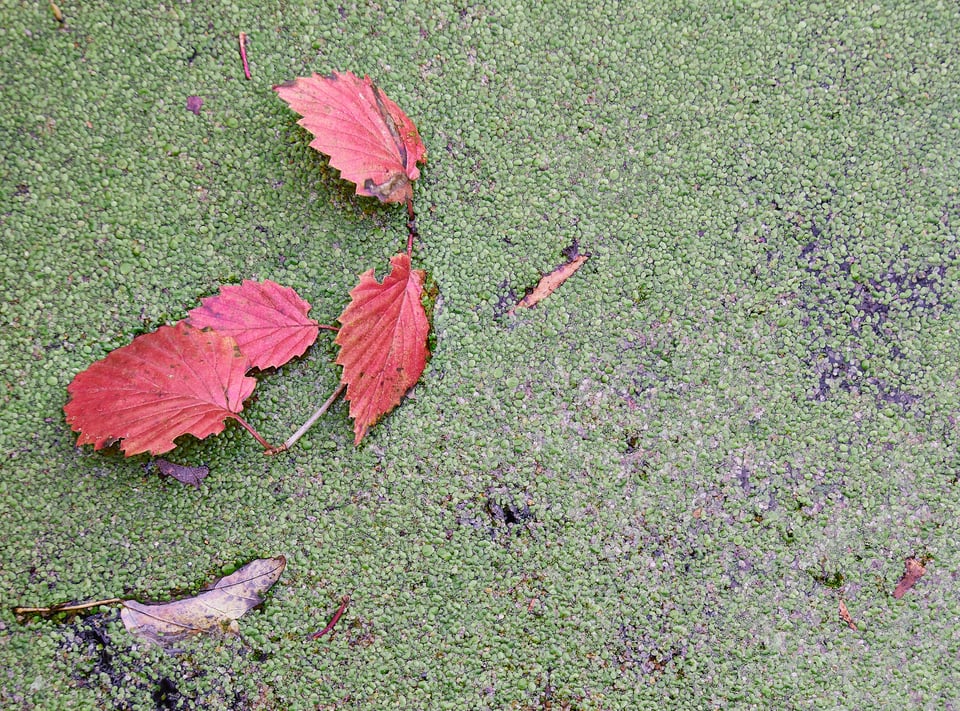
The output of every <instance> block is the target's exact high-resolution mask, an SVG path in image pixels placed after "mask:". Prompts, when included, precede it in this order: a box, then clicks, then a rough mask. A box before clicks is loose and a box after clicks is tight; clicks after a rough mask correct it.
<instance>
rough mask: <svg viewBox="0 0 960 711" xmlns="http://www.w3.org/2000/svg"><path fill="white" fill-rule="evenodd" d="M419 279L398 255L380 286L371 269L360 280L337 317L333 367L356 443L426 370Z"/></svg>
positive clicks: (425, 323) (419, 274)
mask: <svg viewBox="0 0 960 711" xmlns="http://www.w3.org/2000/svg"><path fill="white" fill-rule="evenodd" d="M423 279H424V273H423V271H422V270H419V269H414V270H411V269H410V256H409V255H407V254H398V255H396V256H395V257H393V258H392V259H391V260H390V273H389V274H388V275H387V277H386V278H385V279H384V280H383V283H382V284H380V283H379V282H378V281H377V280H376V277H374V275H373V270H372V269H371V270H370V271H367V272H364V273H363V274H361V275H360V283H359V284H357V286H355V287H354V288H353V290H352V291H351V292H350V299H351V300H350V303H349V304H348V305H347V308H346V309H345V310H344V312H343V313H342V314H341V315H340V319H339V320H340V323H341V324H342V326H341V328H340V332H339V333H338V334H337V338H336V341H335V342H336V343H337V345H339V346H340V353H339V354H338V355H337V363H338V364H340V365H342V366H343V376H342V377H341V380H342V381H343V382H345V383H346V384H347V400H349V401H350V416H351V417H352V418H353V420H354V423H353V432H354V435H355V437H354V444H359V443H360V440H361V439H363V436H364V435H365V434H366V433H367V430H369V429H370V427H371V426H372V425H373V424H374V423H375V422H376V421H377V420H378V419H380V417H382V416H383V415H385V414H386V413H388V412H389V411H390V410H392V409H393V408H394V407H396V406H397V405H398V404H399V403H400V399H401V398H402V397H403V396H404V394H405V393H406V392H407V391H408V390H409V389H410V388H412V387H413V385H414V383H416V382H417V380H418V379H419V378H420V374H421V373H422V372H423V369H424V367H426V364H427V356H428V355H429V352H428V351H427V334H428V332H429V331H430V324H429V323H428V321H427V314H426V312H425V311H424V309H423V304H422V303H421V302H420V294H421V293H422V292H423Z"/></svg>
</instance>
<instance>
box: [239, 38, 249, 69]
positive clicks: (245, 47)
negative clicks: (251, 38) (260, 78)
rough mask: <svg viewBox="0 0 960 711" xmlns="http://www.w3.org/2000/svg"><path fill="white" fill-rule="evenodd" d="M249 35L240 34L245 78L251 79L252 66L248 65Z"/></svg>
mask: <svg viewBox="0 0 960 711" xmlns="http://www.w3.org/2000/svg"><path fill="white" fill-rule="evenodd" d="M246 45H247V33H246V32H241V33H240V59H241V61H243V76H245V77H246V78H247V79H249V78H250V65H249V64H247V46H246Z"/></svg>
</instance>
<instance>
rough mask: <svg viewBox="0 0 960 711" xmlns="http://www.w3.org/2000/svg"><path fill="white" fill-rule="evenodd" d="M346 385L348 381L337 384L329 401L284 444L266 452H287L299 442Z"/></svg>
mask: <svg viewBox="0 0 960 711" xmlns="http://www.w3.org/2000/svg"><path fill="white" fill-rule="evenodd" d="M346 387H347V384H346V383H340V385H338V386H337V389H336V390H334V391H333V395H331V396H330V397H328V398H327V401H326V402H325V403H323V404H322V405H321V406H320V409H319V410H317V411H316V412H314V413H313V414H312V415H310V419H308V420H307V421H306V422H304V423H303V424H302V425H301V426H300V429H298V430H297V431H296V432H294V433H293V434H292V435H290V438H289V439H288V440H287V441H286V442H284V443H283V444H281V445H280V446H279V447H272V448H268V449H267V451H266V452H265V453H266V454H280V452H286V451H287V450H288V449H290V448H291V447H292V446H293V445H294V444H296V443H297V440H298V439H300V438H301V437H303V435H304V434H305V433H306V431H307V430H308V429H310V428H311V427H312V426H313V423H314V422H316V421H317V420H319V419H320V417H321V416H322V415H323V414H324V413H325V412H326V411H327V410H329V409H330V406H331V405H332V404H333V403H334V401H335V400H336V399H337V398H338V397H340V393H342V392H343V391H344V389H345V388H346Z"/></svg>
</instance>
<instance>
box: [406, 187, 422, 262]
mask: <svg viewBox="0 0 960 711" xmlns="http://www.w3.org/2000/svg"><path fill="white" fill-rule="evenodd" d="M419 238H420V232H419V230H417V215H416V213H415V212H414V211H413V200H407V256H410V255H412V254H413V242H414V240H416V239H419Z"/></svg>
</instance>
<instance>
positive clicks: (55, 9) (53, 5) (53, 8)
mask: <svg viewBox="0 0 960 711" xmlns="http://www.w3.org/2000/svg"><path fill="white" fill-rule="evenodd" d="M50 11H51V12H52V13H53V19H54V20H56V21H57V22H59V23H60V24H61V25H62V24H63V13H62V12H61V11H60V8H59V7H58V6H57V3H55V2H53V0H50Z"/></svg>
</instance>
